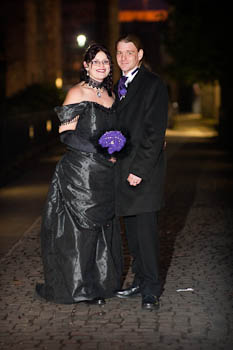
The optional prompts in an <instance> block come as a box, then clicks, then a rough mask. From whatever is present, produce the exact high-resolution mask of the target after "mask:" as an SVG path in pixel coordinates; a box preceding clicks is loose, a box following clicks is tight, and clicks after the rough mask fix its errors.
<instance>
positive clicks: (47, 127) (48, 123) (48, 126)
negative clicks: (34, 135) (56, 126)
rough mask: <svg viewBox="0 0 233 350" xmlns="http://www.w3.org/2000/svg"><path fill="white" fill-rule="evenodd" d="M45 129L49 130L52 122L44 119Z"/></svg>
mask: <svg viewBox="0 0 233 350" xmlns="http://www.w3.org/2000/svg"><path fill="white" fill-rule="evenodd" d="M46 130H47V131H48V132H50V131H51V130H52V122H51V120H46Z"/></svg>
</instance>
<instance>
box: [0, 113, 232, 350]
mask: <svg viewBox="0 0 233 350" xmlns="http://www.w3.org/2000/svg"><path fill="white" fill-rule="evenodd" d="M186 121H187V123H188V124H189V128H188V135H187V134H185V133H184V134H183V136H182V137H180V135H177V134H176V133H175V132H174V133H173V135H171V134H172V131H171V132H170V134H169V135H168V137H167V153H168V175H167V188H166V206H165V208H164V209H163V210H162V212H161V215H160V228H161V231H160V249H161V259H160V260H161V277H162V279H163V281H164V291H163V294H162V297H161V307H160V310H159V311H156V312H148V311H142V310H141V304H140V302H141V300H140V298H138V297H136V298H134V299H131V300H120V299H118V298H113V299H111V300H109V301H108V302H107V304H106V305H105V306H104V307H98V306H87V305H86V304H82V303H80V304H76V305H56V304H53V303H46V302H43V301H39V300H37V299H35V298H34V286H35V283H36V282H38V281H40V280H42V279H43V275H42V265H41V260H40V248H39V237H38V232H39V228H40V217H38V219H36V221H34V223H33V224H32V226H31V227H29V228H28V229H27V231H26V232H25V233H24V235H23V236H22V237H21V239H20V240H19V241H18V242H17V243H16V244H15V245H14V246H13V247H12V248H11V249H10V250H9V251H8V253H7V254H5V255H4V257H3V258H2V259H1V261H0V264H1V273H0V275H1V276H0V278H1V282H0V283H1V286H0V300H1V304H0V349H3V350H8V349H17V350H21V349H22V350H27V349H29V350H32V349H48V350H60V349H62V350H63V349H64V350H69V349H70V350H76V349H80V350H82V349H83V350H89V349H90V350H91V349H97V350H109V349H110V350H130V349H136V350H139V349H143V350H144V349H147V350H149V349H153V350H155V349H156V350H157V349H158V350H168V349H171V350H186V349H189V350H202V349H203V350H230V349H232V346H233V288H232V287H233V268H232V267H233V258H232V248H233V245H232V244H233V176H232V175H233V163H232V157H231V156H230V155H228V154H227V152H225V151H224V150H222V149H221V148H220V147H219V146H218V145H217V143H215V141H214V139H212V138H204V136H205V134H201V135H199V137H197V134H196V135H195V128H196V127H197V123H196V122H195V123H194V124H195V125H194V124H192V123H191V124H190V119H189V118H186V119H184V120H183V121H181V120H177V129H179V127H180V129H182V128H181V123H183V126H185V125H186ZM200 122H201V121H199V124H200ZM192 125H193V134H192V132H191V129H192ZM184 129H185V128H184ZM200 136H201V137H200ZM208 136H209V135H208ZM125 257H126V259H127V257H128V255H127V247H125ZM127 260H128V259H127ZM127 267H128V265H127V264H126V273H127V274H126V281H125V285H127V284H129V283H130V281H131V278H132V276H131V273H130V270H128V271H127Z"/></svg>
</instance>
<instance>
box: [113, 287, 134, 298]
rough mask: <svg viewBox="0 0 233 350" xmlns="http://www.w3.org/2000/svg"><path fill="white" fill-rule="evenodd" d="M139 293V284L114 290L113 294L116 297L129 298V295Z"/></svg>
mask: <svg viewBox="0 0 233 350" xmlns="http://www.w3.org/2000/svg"><path fill="white" fill-rule="evenodd" d="M139 294H140V287H139V286H135V287H130V288H126V289H122V290H118V291H117V292H115V296H116V297H118V298H130V297H135V296H137V295H139Z"/></svg>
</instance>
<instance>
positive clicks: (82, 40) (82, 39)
mask: <svg viewBox="0 0 233 350" xmlns="http://www.w3.org/2000/svg"><path fill="white" fill-rule="evenodd" d="M86 41H87V37H86V35H84V34H79V35H78V36H77V43H78V46H80V47H83V46H84V45H85V44H86Z"/></svg>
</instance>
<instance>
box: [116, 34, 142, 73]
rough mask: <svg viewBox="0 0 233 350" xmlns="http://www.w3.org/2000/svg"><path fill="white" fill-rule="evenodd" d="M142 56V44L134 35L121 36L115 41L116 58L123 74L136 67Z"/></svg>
mask: <svg viewBox="0 0 233 350" xmlns="http://www.w3.org/2000/svg"><path fill="white" fill-rule="evenodd" d="M142 58H143V49H142V45H141V42H140V40H139V39H138V38H137V37H136V36H135V35H126V36H123V37H121V38H120V39H119V40H118V41H117V42H116V59H117V63H118V66H119V67H120V69H121V70H122V71H123V72H124V74H127V73H128V72H129V71H131V70H132V69H134V68H136V67H138V66H139V65H140V62H141V60H142Z"/></svg>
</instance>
